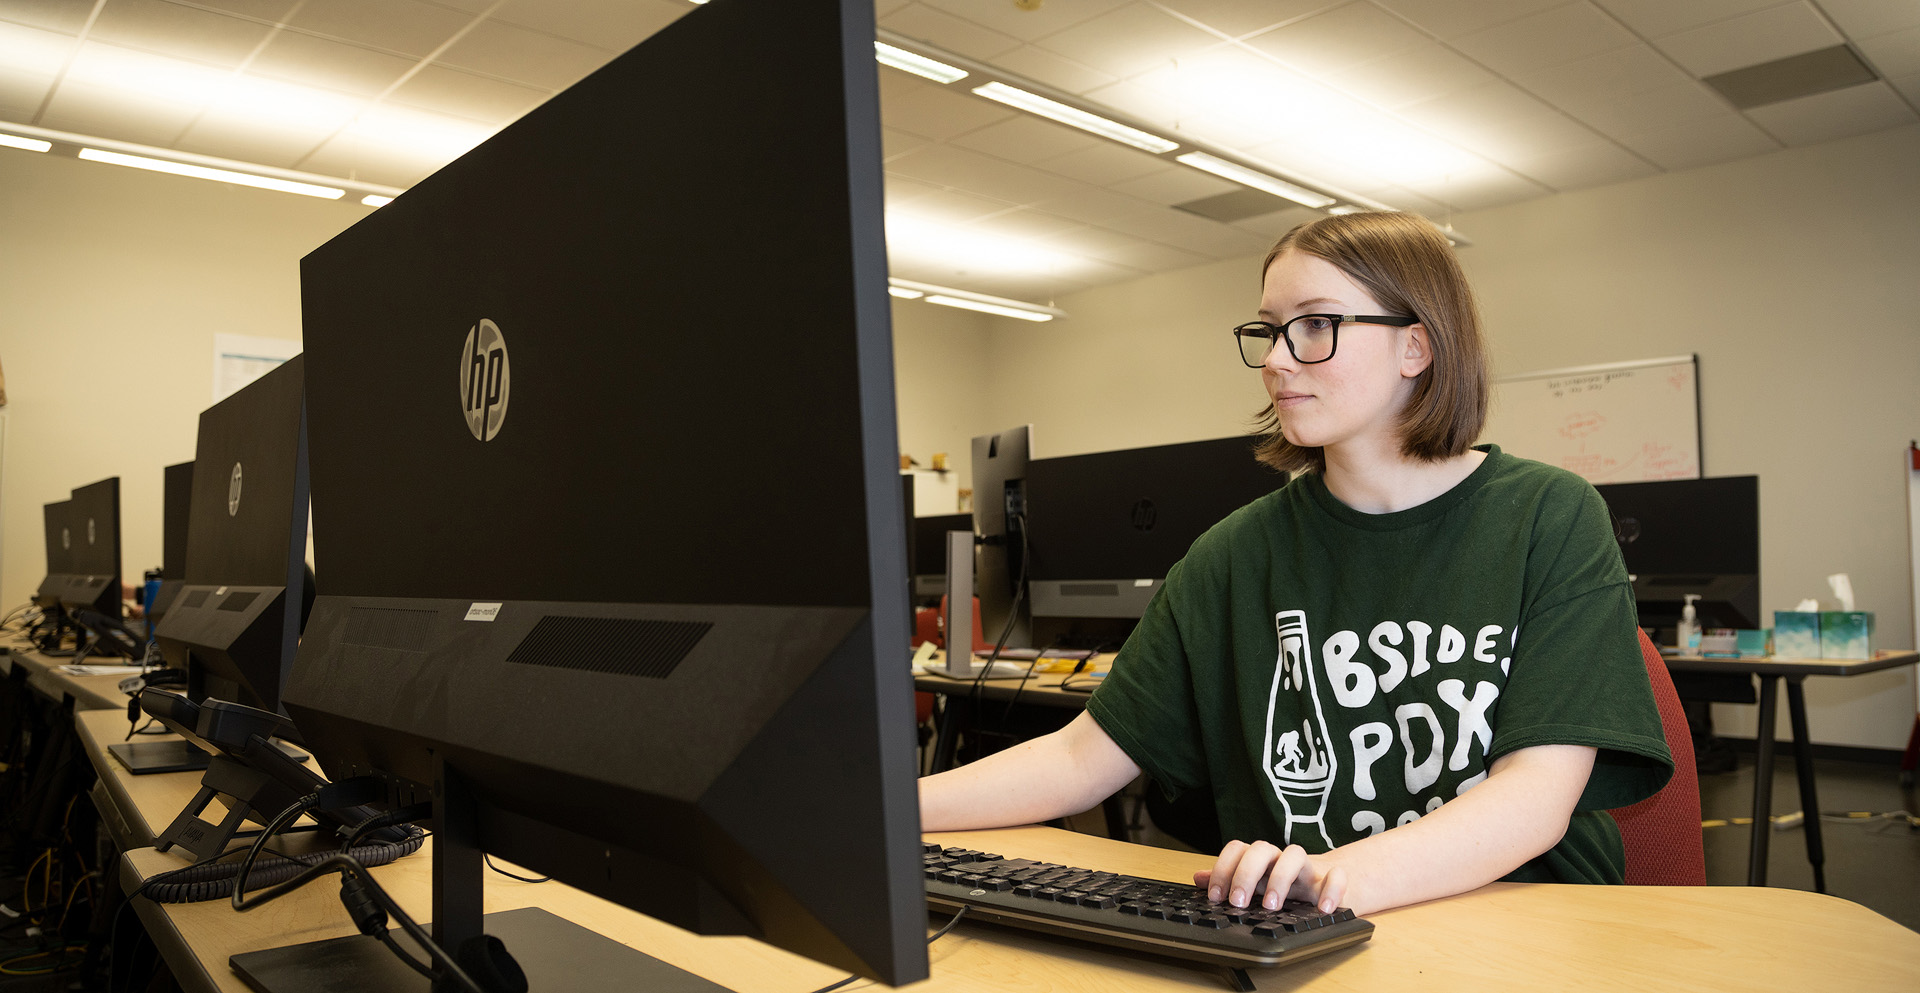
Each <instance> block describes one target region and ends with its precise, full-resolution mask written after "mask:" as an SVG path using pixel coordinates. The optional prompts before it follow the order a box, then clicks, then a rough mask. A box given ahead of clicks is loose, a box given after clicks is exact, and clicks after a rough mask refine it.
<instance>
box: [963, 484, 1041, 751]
mask: <svg viewBox="0 0 1920 993" xmlns="http://www.w3.org/2000/svg"><path fill="white" fill-rule="evenodd" d="M1007 519H1008V521H1009V522H1011V521H1018V522H1020V578H1019V580H1018V581H1017V582H1015V583H1014V585H1013V604H1012V606H1010V607H1008V608H1007V623H1005V624H1003V625H1001V627H1000V639H999V640H998V641H996V642H994V644H993V651H992V652H991V653H989V654H988V655H987V662H986V664H985V665H982V666H981V667H980V671H979V672H978V673H976V674H975V675H974V677H973V689H972V690H971V691H970V692H969V693H968V695H967V698H968V700H969V702H971V703H972V704H973V705H974V706H975V708H976V710H975V713H978V709H977V708H978V706H979V703H980V698H981V692H982V690H983V689H984V688H985V686H986V684H987V674H988V673H990V672H992V671H993V666H994V663H996V662H998V661H1000V653H1001V652H1003V651H1005V650H1006V647H1007V638H1008V637H1010V636H1011V635H1012V634H1013V622H1015V621H1017V620H1019V619H1020V605H1021V604H1022V603H1025V602H1026V599H1027V563H1028V559H1029V555H1028V552H1027V519H1026V516H1025V515H1023V514H1013V515H1010V516H1009V517H1008V518H1007ZM947 595H948V596H953V595H954V594H953V591H951V590H949V591H948V592H947ZM960 638H961V640H962V644H964V645H965V646H966V647H965V648H963V649H962V651H964V652H966V653H967V657H968V658H972V657H973V632H971V631H967V632H963V633H962V634H961V635H960ZM953 640H954V633H953V632H952V631H948V632H947V652H948V655H949V657H951V655H952V652H953ZM1031 674H1032V670H1031V667H1029V670H1028V675H1031ZM1025 679H1026V677H1022V682H1023V683H1024V682H1025ZM976 726H977V725H976Z"/></svg>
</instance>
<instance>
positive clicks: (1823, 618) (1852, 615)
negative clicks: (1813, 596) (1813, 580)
mask: <svg viewBox="0 0 1920 993" xmlns="http://www.w3.org/2000/svg"><path fill="white" fill-rule="evenodd" d="M1820 657H1821V658H1823V659H1868V658H1872V657H1873V611H1871V610H1828V611H1822V612H1821V614H1820Z"/></svg>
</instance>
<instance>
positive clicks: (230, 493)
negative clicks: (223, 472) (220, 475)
mask: <svg viewBox="0 0 1920 993" xmlns="http://www.w3.org/2000/svg"><path fill="white" fill-rule="evenodd" d="M238 513H240V463H238V462H235V463H234V464H233V475H232V476H231V477H229V478H228V479H227V516H228V517H232V516H234V515H236V514H238Z"/></svg>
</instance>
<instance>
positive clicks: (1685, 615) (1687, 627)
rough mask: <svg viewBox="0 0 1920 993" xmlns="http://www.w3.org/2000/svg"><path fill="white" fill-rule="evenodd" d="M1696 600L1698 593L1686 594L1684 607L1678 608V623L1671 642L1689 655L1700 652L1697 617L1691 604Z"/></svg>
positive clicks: (1698, 596)
mask: <svg viewBox="0 0 1920 993" xmlns="http://www.w3.org/2000/svg"><path fill="white" fill-rule="evenodd" d="M1698 599H1700V594H1698V593H1688V594H1686V596H1685V600H1686V601H1687V603H1686V606H1684V607H1681V608H1680V623H1679V624H1678V625H1677V626H1675V628H1674V630H1673V640H1674V641H1675V642H1676V643H1677V647H1678V648H1679V649H1680V650H1681V651H1682V652H1686V653H1689V654H1691V653H1693V652H1697V651H1699V650H1700V624H1699V620H1698V617H1699V615H1698V614H1696V613H1695V612H1694V609H1693V602H1694V601H1695V600H1698Z"/></svg>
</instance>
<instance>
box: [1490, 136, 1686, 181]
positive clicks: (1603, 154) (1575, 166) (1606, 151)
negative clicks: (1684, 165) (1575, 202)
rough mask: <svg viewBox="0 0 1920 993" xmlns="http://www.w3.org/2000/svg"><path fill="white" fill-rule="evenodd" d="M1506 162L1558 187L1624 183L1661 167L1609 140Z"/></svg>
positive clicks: (1536, 178) (1518, 170) (1518, 169)
mask: <svg viewBox="0 0 1920 993" xmlns="http://www.w3.org/2000/svg"><path fill="white" fill-rule="evenodd" d="M1507 164H1508V165H1509V166H1510V167H1511V168H1512V169H1513V170H1514V171H1515V172H1518V173H1520V174H1521V175H1523V176H1526V177H1527V178H1529V179H1532V180H1534V181H1535V182H1538V183H1541V184H1544V185H1546V186H1550V187H1552V188H1553V189H1555V190H1557V191H1565V190H1579V189H1586V188H1587V187H1590V186H1605V185H1607V184H1608V183H1621V182H1625V181H1627V180H1629V179H1639V178H1641V177H1644V176H1651V175H1653V174H1655V173H1657V172H1659V171H1660V170H1659V168H1658V167H1656V166H1654V165H1652V164H1650V163H1649V162H1647V160H1645V159H1643V158H1641V157H1640V156H1638V155H1635V154H1634V153H1632V152H1630V151H1627V150H1625V149H1623V148H1621V147H1620V146H1619V145H1616V144H1614V143H1612V142H1607V141H1596V142H1593V143H1591V144H1587V145H1579V146H1576V147H1573V148H1563V149H1556V150H1554V151H1551V152H1547V153H1544V154H1541V155H1535V156H1529V157H1524V158H1520V159H1516V160H1514V161H1512V162H1509V163H1507Z"/></svg>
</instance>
